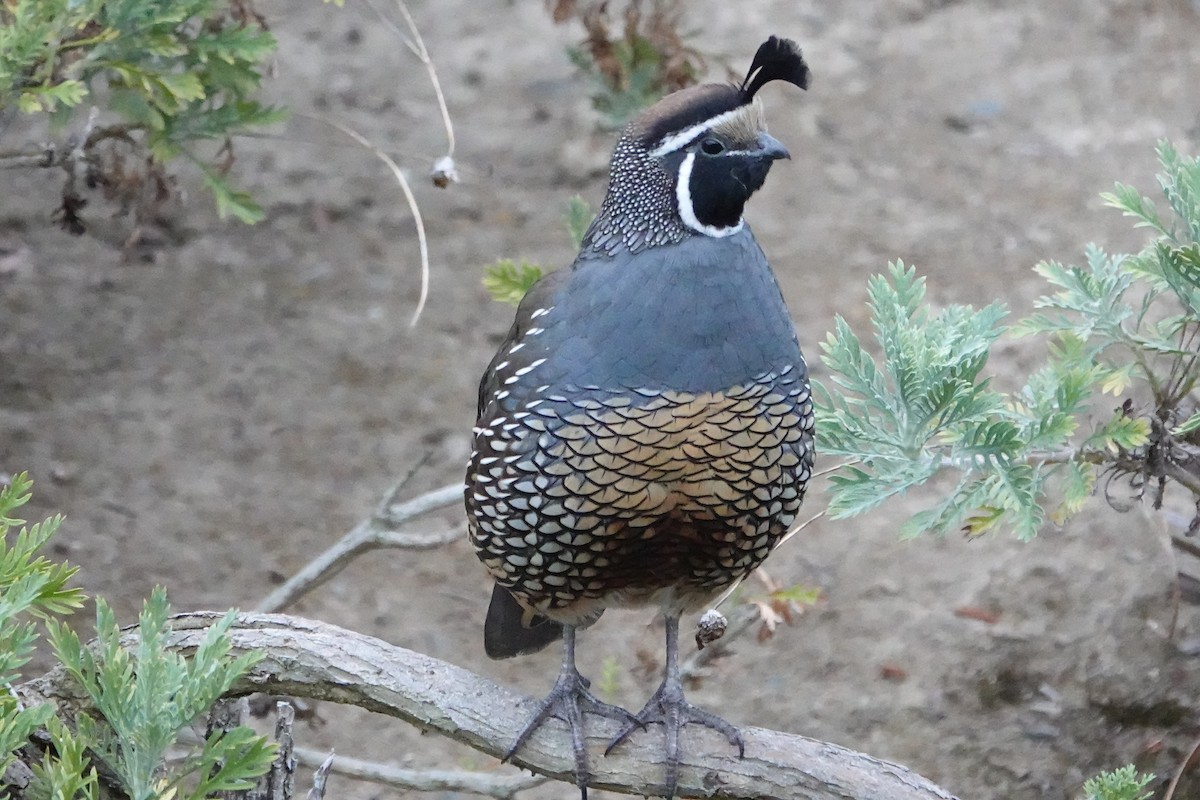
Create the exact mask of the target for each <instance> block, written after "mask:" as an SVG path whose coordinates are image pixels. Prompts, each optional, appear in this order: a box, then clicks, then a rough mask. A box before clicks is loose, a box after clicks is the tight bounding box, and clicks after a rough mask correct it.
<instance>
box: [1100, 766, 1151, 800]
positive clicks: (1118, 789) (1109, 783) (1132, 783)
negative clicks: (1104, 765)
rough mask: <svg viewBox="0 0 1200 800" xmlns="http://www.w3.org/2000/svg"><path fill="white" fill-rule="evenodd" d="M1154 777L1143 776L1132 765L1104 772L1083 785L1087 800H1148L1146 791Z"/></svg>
mask: <svg viewBox="0 0 1200 800" xmlns="http://www.w3.org/2000/svg"><path fill="white" fill-rule="evenodd" d="M1152 780H1154V776H1153V775H1141V774H1139V773H1138V771H1137V770H1136V769H1135V768H1134V767H1133V765H1132V764H1130V765H1128V766H1124V767H1121V768H1120V769H1114V770H1112V771H1111V772H1102V773H1100V774H1099V775H1097V776H1095V777H1093V778H1089V779H1088V780H1087V781H1085V782H1084V784H1083V796H1084V798H1085V800H1148V798H1149V797H1150V793H1149V792H1147V791H1145V789H1146V787H1147V786H1148V785H1149V784H1150V781H1152Z"/></svg>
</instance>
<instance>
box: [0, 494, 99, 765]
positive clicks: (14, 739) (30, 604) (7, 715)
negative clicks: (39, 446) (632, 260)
mask: <svg viewBox="0 0 1200 800" xmlns="http://www.w3.org/2000/svg"><path fill="white" fill-rule="evenodd" d="M32 486H33V481H31V480H30V479H29V476H28V475H27V474H26V473H23V472H22V473H20V474H18V475H16V476H14V477H13V479H12V481H11V482H10V483H9V485H8V486H6V487H4V488H3V489H0V683H2V684H3V685H5V686H11V685H12V684H14V683H16V682H17V681H18V680H19V678H20V670H21V668H22V667H23V666H25V665H26V664H28V663H29V659H30V658H31V657H32V656H33V648H34V645H35V644H36V642H37V637H38V628H37V620H44V619H46V618H48V617H49V616H51V615H55V614H67V613H70V612H71V611H73V610H74V609H76V608H78V607H79V606H80V605H81V604H82V603H83V593H82V592H80V591H79V590H78V589H73V588H69V587H68V586H67V583H68V582H69V581H70V579H71V578H72V577H73V576H74V575H75V572H76V568H75V567H71V566H67V565H66V564H55V563H52V562H50V561H47V560H46V559H45V558H44V557H42V556H40V555H38V550H40V549H41V548H42V546H43V545H45V543H46V542H47V541H48V540H49V539H50V537H51V536H53V535H54V532H55V531H56V530H58V527H59V525H60V524H61V523H62V517H58V516H55V517H50V518H49V519H47V520H44V521H42V522H40V523H37V524H35V525H31V526H26V524H25V520H23V519H19V518H18V517H16V516H14V515H15V513H16V512H17V511H18V509H20V508H21V506H23V505H25V504H26V503H27V502H29V498H30V488H31V487H32ZM14 529H17V532H16V534H15V536H14V535H12V532H13V530H14ZM51 713H52V711H51V709H50V707H49V706H33V707H24V706H22V705H21V703H20V702H19V701H18V699H17V697H16V696H15V695H14V694H13V693H12V692H10V691H7V690H6V691H2V692H0V773H2V772H4V770H6V769H8V767H9V765H10V764H11V763H12V760H13V751H14V750H16V749H17V748H18V747H21V746H23V745H24V744H25V742H26V741H27V740H28V739H29V737H30V735H31V734H32V733H33V732H34V731H35V730H37V729H38V728H41V727H43V726H45V725H46V723H47V721H48V720H49V719H50V716H51Z"/></svg>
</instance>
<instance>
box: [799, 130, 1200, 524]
mask: <svg viewBox="0 0 1200 800" xmlns="http://www.w3.org/2000/svg"><path fill="white" fill-rule="evenodd" d="M1158 153H1159V160H1160V163H1161V164H1162V168H1163V173H1162V174H1161V175H1160V176H1159V183H1160V186H1161V187H1162V189H1163V193H1164V195H1165V196H1166V200H1167V204H1168V206H1169V207H1170V209H1171V211H1172V213H1173V218H1172V219H1171V220H1169V221H1164V220H1163V219H1161V218H1160V217H1159V215H1158V213H1157V212H1156V211H1155V208H1154V204H1153V203H1152V201H1150V200H1149V199H1148V198H1145V197H1142V196H1141V195H1139V194H1138V193H1137V192H1135V191H1134V190H1132V189H1130V188H1129V187H1126V186H1122V185H1120V184H1118V186H1117V188H1116V191H1114V192H1113V193H1112V194H1107V195H1105V196H1104V198H1105V200H1106V202H1107V203H1108V204H1109V205H1111V206H1114V207H1116V208H1119V209H1121V210H1122V211H1124V212H1125V213H1126V214H1127V215H1129V216H1132V217H1134V218H1135V219H1136V220H1137V224H1138V225H1139V226H1143V227H1148V228H1151V229H1152V230H1153V231H1154V232H1155V233H1156V234H1157V235H1156V237H1155V238H1154V239H1153V240H1152V241H1151V242H1150V243H1149V244H1148V245H1147V246H1146V248H1145V249H1143V250H1142V251H1141V252H1140V253H1138V254H1135V255H1110V254H1108V253H1106V252H1105V251H1104V250H1102V249H1101V248H1100V247H1098V246H1095V245H1092V246H1089V247H1088V248H1087V250H1086V252H1085V263H1084V264H1083V265H1082V266H1075V265H1063V264H1059V263H1056V262H1043V263H1041V264H1039V265H1037V267H1035V269H1036V271H1037V272H1038V274H1040V275H1041V276H1042V277H1044V278H1045V279H1046V280H1047V282H1048V283H1049V284H1050V285H1051V286H1052V287H1053V292H1052V293H1051V294H1048V295H1046V296H1044V297H1042V298H1040V299H1039V300H1038V301H1037V303H1036V306H1037V310H1036V311H1035V313H1033V314H1032V315H1030V316H1029V317H1027V318H1026V319H1023V320H1021V321H1019V322H1017V323H1016V324H1015V325H1014V326H1013V329H1012V331H1011V332H1012V333H1013V334H1015V335H1018V336H1030V335H1035V334H1036V335H1040V336H1043V337H1046V339H1047V350H1046V359H1045V361H1044V363H1043V365H1042V366H1041V367H1040V368H1039V369H1036V370H1035V371H1034V372H1033V373H1032V374H1031V375H1030V377H1029V379H1028V381H1027V382H1026V384H1025V385H1024V386H1023V387H1021V388H1020V389H1019V390H1017V391H1015V392H1013V393H1011V394H1009V395H1002V394H1000V393H997V392H994V391H992V390H991V389H990V388H989V381H988V377H987V376H986V375H985V374H984V372H983V368H984V367H985V365H986V360H987V354H988V351H989V349H990V348H991V346H992V345H993V344H994V342H995V341H996V340H997V339H998V338H999V337H1000V336H1001V335H1002V334H1003V333H1004V329H1003V327H1002V326H1001V321H1002V319H1003V317H1004V310H1003V308H1001V307H1000V306H999V305H997V304H993V305H990V306H988V307H986V308H984V309H982V310H979V311H975V310H973V309H970V308H968V307H962V306H953V307H950V308H947V309H944V310H942V311H941V312H938V313H936V314H935V313H933V312H931V311H929V310H928V309H927V308H926V307H925V305H924V282H923V281H922V280H920V279H918V278H917V277H916V274H915V272H914V271H913V270H911V269H906V268H905V267H904V266H903V265H902V264H897V265H893V266H892V267H891V268H890V270H889V272H888V274H887V275H886V276H876V277H874V278H872V279H871V281H870V287H869V293H870V304H871V311H872V317H873V324H874V337H873V342H872V343H871V345H870V346H867V345H864V344H863V342H862V341H861V340H860V338H859V337H858V335H857V334H856V333H855V332H854V331H853V330H852V329H851V328H850V326H849V325H848V324H847V323H846V322H845V321H844V320H842V319H840V318H839V319H838V320H837V323H836V327H835V330H834V332H833V333H832V334H830V336H829V338H828V339H827V340H826V342H825V343H824V354H823V357H822V360H823V362H824V363H825V365H826V366H827V367H828V368H829V370H830V372H831V376H830V378H829V385H827V386H819V387H818V394H817V397H818V399H820V400H821V401H822V404H821V407H820V408H819V410H818V421H817V435H818V449H819V450H820V451H821V452H823V453H825V454H829V455H833V456H837V457H840V458H843V459H845V464H844V466H843V468H842V469H840V470H839V471H838V472H837V473H836V474H834V475H833V477H832V482H833V493H832V501H831V512H832V514H833V515H834V516H839V517H845V516H850V515H853V514H857V513H860V512H863V511H866V510H867V509H869V508H872V507H874V506H876V505H878V504H880V503H882V502H883V501H885V500H886V499H887V498H889V497H892V496H894V495H897V494H901V493H904V492H906V491H907V490H908V489H910V488H912V487H915V486H917V485H919V484H923V483H925V482H927V481H929V480H930V479H932V478H933V477H934V476H937V475H942V476H952V477H953V479H954V481H955V483H954V486H953V488H952V489H951V490H950V491H949V492H947V493H946V494H944V495H943V497H942V499H941V501H940V502H938V503H936V504H935V505H934V506H932V507H931V508H928V509H926V510H923V511H921V512H919V513H918V514H916V515H915V516H914V517H913V518H911V519H909V520H908V521H907V522H906V523H904V524H903V526H902V527H901V532H902V533H903V534H905V535H915V534H918V533H921V532H924V531H931V532H938V533H944V532H947V531H951V530H956V529H961V530H964V531H966V532H967V533H970V534H978V533H983V532H985V531H988V530H990V529H992V528H995V527H997V526H1007V527H1009V528H1011V529H1013V530H1014V531H1015V532H1016V533H1017V534H1018V535H1019V536H1021V537H1022V538H1029V537H1031V536H1033V535H1035V534H1036V533H1037V531H1038V528H1039V527H1040V526H1041V524H1042V523H1043V522H1044V520H1045V518H1046V516H1047V511H1046V509H1049V516H1050V518H1051V519H1053V520H1054V521H1056V522H1061V521H1062V520H1064V519H1066V518H1067V517H1069V516H1070V515H1071V514H1073V513H1075V512H1076V511H1078V510H1079V508H1080V507H1081V506H1082V504H1083V502H1084V501H1085V500H1086V498H1087V497H1088V496H1089V495H1090V494H1091V492H1092V490H1093V488H1094V486H1095V485H1096V482H1097V480H1098V478H1099V477H1100V476H1101V475H1110V476H1113V475H1122V474H1125V475H1132V476H1136V479H1137V480H1139V481H1140V480H1143V479H1144V478H1145V477H1146V476H1149V477H1151V478H1152V479H1157V481H1158V483H1159V486H1160V487H1161V486H1165V485H1166V484H1167V483H1175V484H1178V485H1180V486H1183V487H1184V488H1185V489H1186V490H1188V491H1190V492H1191V493H1192V494H1194V495H1196V497H1197V498H1200V469H1198V468H1197V464H1200V418H1198V416H1200V398H1197V396H1196V388H1197V382H1198V381H1200V245H1198V242H1200V162H1198V160H1197V159H1189V158H1184V157H1181V156H1179V154H1178V153H1177V152H1176V151H1175V150H1174V148H1172V147H1171V146H1170V145H1169V144H1167V143H1162V144H1160V145H1159V148H1158ZM1106 394H1107V395H1111V396H1110V397H1108V398H1107V399H1105V396H1106ZM1159 491H1161V489H1159Z"/></svg>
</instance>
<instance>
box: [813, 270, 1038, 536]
mask: <svg viewBox="0 0 1200 800" xmlns="http://www.w3.org/2000/svg"><path fill="white" fill-rule="evenodd" d="M868 295H869V306H870V309H871V313H872V319H873V325H874V346H875V348H877V349H878V351H879V354H880V355H879V356H878V357H876V356H875V355H873V354H872V353H871V352H870V351H869V350H868V348H867V347H865V346H864V345H863V343H862V341H861V340H860V339H859V337H858V335H857V334H856V333H855V332H854V331H853V330H852V329H851V327H850V325H849V324H848V323H847V322H846V321H845V320H844V319H843V318H841V317H838V318H837V319H836V321H835V325H834V331H833V332H832V333H830V334H829V335H828V336H827V338H826V340H825V341H824V342H823V343H822V350H823V354H822V357H821V360H822V361H823V362H824V364H825V365H826V366H827V367H828V368H829V370H830V373H831V376H830V381H831V382H832V384H833V387H832V388H831V387H827V386H825V385H824V384H822V383H820V382H818V383H817V396H818V398H819V400H820V403H821V405H820V409H819V412H818V421H817V434H818V449H819V450H820V451H822V452H824V453H826V454H833V455H835V456H839V457H842V458H845V459H848V461H849V463H848V466H846V467H845V468H844V469H842V470H841V471H840V472H838V473H837V474H835V475H833V476H832V477H831V480H832V482H833V488H834V491H833V496H832V499H831V503H830V513H831V515H832V516H834V517H847V516H852V515H854V514H859V513H862V512H864V511H866V510H868V509H871V508H874V507H875V506H877V505H879V504H880V503H882V502H884V501H885V500H887V499H888V498H889V497H893V496H895V495H898V494H902V493H904V492H905V491H907V490H908V489H909V488H911V487H913V486H917V485H920V484H924V483H926V482H928V481H929V480H930V479H932V478H933V477H934V476H935V475H937V474H938V473H940V472H942V471H943V470H953V471H956V472H957V473H959V476H960V477H959V480H958V483H957V485H956V486H955V487H954V488H953V489H952V490H951V491H949V492H947V493H946V494H945V496H944V499H943V500H942V502H941V503H939V504H938V505H936V506H935V507H933V508H930V509H927V510H925V511H922V512H920V513H919V514H917V515H915V516H914V517H912V518H911V519H909V520H908V521H907V522H905V523H904V525H903V526H902V527H901V532H902V534H903V535H906V536H912V535H916V534H918V533H921V532H922V531H924V530H938V531H946V530H951V529H954V528H957V527H962V526H966V527H968V528H969V529H971V530H973V531H981V530H983V529H986V528H987V527H990V526H991V525H993V524H995V521H996V520H998V519H999V518H1000V517H1002V516H1004V515H1005V514H1006V513H1008V514H1010V515H1011V517H1012V519H1013V520H1014V521H1015V522H1016V523H1017V526H1018V530H1019V532H1020V533H1021V534H1022V535H1025V536H1031V535H1033V532H1035V531H1036V528H1037V525H1038V524H1039V523H1040V521H1041V517H1040V515H1041V511H1040V509H1039V508H1038V506H1037V504H1036V502H1035V492H1036V486H1037V481H1038V475H1037V474H1036V471H1035V470H1034V469H1033V468H1031V467H1030V465H1029V464H1027V463H1025V462H1024V461H1023V460H1022V458H1021V454H1022V452H1023V451H1024V449H1025V447H1026V442H1025V441H1024V439H1023V436H1022V430H1021V427H1020V425H1019V422H1018V420H1016V419H1014V418H1013V416H1012V415H1011V414H1009V413H1008V409H1007V407H1006V402H1005V398H1004V397H1003V395H1001V394H1000V393H998V392H995V391H992V390H991V389H990V387H989V382H988V379H987V378H986V377H984V376H983V375H982V371H983V368H984V366H985V365H986V364H987V358H988V353H989V350H990V348H991V346H992V344H993V343H994V342H995V341H996V339H997V338H999V336H1000V335H1001V333H1003V330H1004V329H1003V327H1002V326H1001V324H1000V322H1001V320H1002V319H1003V317H1004V315H1005V309H1004V307H1003V305H1001V304H1000V303H993V304H991V305H989V306H987V307H985V308H982V309H978V310H976V309H973V308H971V307H970V306H962V305H954V306H950V307H947V308H945V309H943V310H941V311H940V312H938V313H936V314H934V313H931V312H930V311H929V309H928V308H927V307H926V306H925V304H924V301H925V281H924V279H922V278H918V277H917V275H916V270H914V269H913V268H911V267H905V266H904V264H903V263H899V262H898V263H896V264H891V265H889V269H888V274H887V275H886V276H882V275H876V276H874V277H872V278H871V279H870V282H869V284H868Z"/></svg>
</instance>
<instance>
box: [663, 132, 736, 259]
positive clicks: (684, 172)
mask: <svg viewBox="0 0 1200 800" xmlns="http://www.w3.org/2000/svg"><path fill="white" fill-rule="evenodd" d="M695 163H696V154H695V153H688V154H687V155H686V156H684V157H683V163H682V164H680V165H679V180H678V182H677V183H676V184H675V197H676V199H677V201H678V202H679V218H680V219H682V220H683V224H684V225H687V226H688V227H689V228H691V229H692V230H694V231H698V232H699V233H703V234H704V235H705V236H712V237H714V238H717V239H721V238H723V237H726V236H732V235H733V234H735V233H737V232H738V231H740V230H741V229H742V225H744V224H745V220H743V219H741V218H739V219H738V221H737V224H736V225H730V226H729V227H727V228H718V227H716V226H715V225H705V224H704V223H703V222H701V221H700V220H699V219H697V218H696V210H695V209H694V208H692V190H691V188H690V186H689V185H690V184H691V182H692V165H693V164H695Z"/></svg>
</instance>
